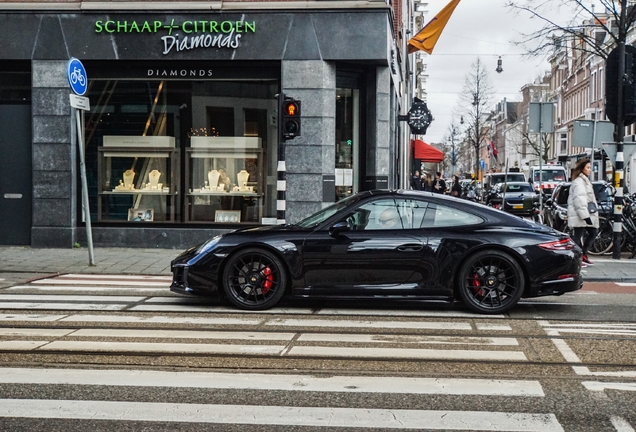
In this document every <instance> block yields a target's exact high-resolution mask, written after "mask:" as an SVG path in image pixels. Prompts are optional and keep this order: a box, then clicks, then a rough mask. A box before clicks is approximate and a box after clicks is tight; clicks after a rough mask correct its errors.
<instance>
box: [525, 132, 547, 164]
mask: <svg viewBox="0 0 636 432" xmlns="http://www.w3.org/2000/svg"><path fill="white" fill-rule="evenodd" d="M521 136H522V137H523V140H524V141H525V142H526V144H527V145H528V147H530V151H529V152H528V153H530V154H531V155H532V156H534V157H536V159H537V160H538V159H539V158H541V159H543V164H547V163H548V161H549V160H550V147H551V146H552V144H551V141H550V134H545V133H541V134H532V135H531V134H529V133H528V132H523V133H522V134H521ZM539 140H541V145H539ZM518 151H519V150H518Z"/></svg>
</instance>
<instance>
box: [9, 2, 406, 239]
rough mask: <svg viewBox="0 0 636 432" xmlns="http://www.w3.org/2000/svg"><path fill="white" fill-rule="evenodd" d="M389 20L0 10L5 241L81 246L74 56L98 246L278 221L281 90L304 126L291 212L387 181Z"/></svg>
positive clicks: (297, 141) (369, 12)
mask: <svg viewBox="0 0 636 432" xmlns="http://www.w3.org/2000/svg"><path fill="white" fill-rule="evenodd" d="M390 20H391V13H390V9H388V8H386V7H377V6H376V7H373V8H366V9H362V10H346V9H343V10H315V11H307V10H304V11H268V12H263V11H249V10H242V11H239V12H231V11H229V12H225V11H219V12H216V13H215V12H209V11H208V12H201V11H196V10H189V11H182V10H181V11H177V12H165V11H161V12H153V11H143V12H141V11H135V12H126V13H123V12H122V13H120V12H113V11H109V12H101V13H100V12H94V13H92V12H91V13H72V12H68V13H46V12H44V13H43V12H38V13H28V12H20V11H16V12H13V13H5V14H2V13H0V35H1V37H2V40H4V41H5V45H4V46H3V49H2V50H0V56H1V57H2V62H0V64H2V66H0V117H2V119H3V120H0V137H1V138H0V140H1V142H0V165H1V166H0V225H2V226H3V228H0V244H30V245H32V246H35V247H62V248H64V247H71V246H72V245H73V244H75V243H80V244H85V224H84V222H83V212H82V208H81V202H82V200H81V190H80V189H81V186H80V185H81V182H80V174H79V173H80V167H79V161H78V157H77V155H78V151H77V139H78V138H77V136H78V135H77V133H76V130H77V124H76V121H75V118H76V117H75V115H74V114H73V112H72V109H71V107H70V104H69V94H70V88H69V85H68V81H67V71H66V68H67V63H68V59H69V58H70V57H76V58H79V59H80V60H81V61H82V63H83V64H84V66H85V68H86V72H87V75H88V79H89V84H88V91H87V93H86V95H85V96H87V97H88V98H89V100H90V111H87V112H85V113H84V115H83V123H84V129H83V135H84V138H85V142H86V146H85V149H86V152H85V154H86V172H87V181H88V192H89V204H90V211H91V222H92V235H93V241H94V244H95V245H97V246H117V247H122V246H123V247H167V248H170V247H174V248H183V247H186V246H191V245H193V244H195V243H197V242H199V241H202V240H204V239H207V238H209V237H211V236H214V235H216V234H218V233H222V232H226V231H227V230H232V229H236V228H238V227H242V226H249V225H258V224H275V223H276V216H277V208H279V207H280V203H277V170H278V168H279V165H278V151H279V147H278V146H279V144H280V143H279V133H278V127H279V125H278V123H279V120H278V101H277V95H278V94H279V93H280V92H281V91H282V92H284V93H285V94H286V95H287V96H290V97H293V98H294V99H297V100H300V101H301V103H302V112H301V116H302V117H301V136H299V137H296V138H294V139H293V140H287V141H285V159H286V164H285V165H286V201H285V210H286V221H287V222H294V221H297V220H299V219H301V218H303V217H305V216H307V215H309V214H311V213H313V212H314V211H317V210H319V209H321V208H323V207H324V206H326V205H328V204H330V203H332V202H334V201H336V200H338V199H341V198H342V197H345V196H348V195H350V194H352V193H355V192H357V191H360V190H367V189H374V188H387V187H397V186H398V184H397V183H398V173H397V170H398V168H397V167H398V163H397V162H398V160H397V159H398V150H397V148H398V141H399V140H398V135H399V134H398V130H397V128H398V125H397V122H396V118H395V117H396V115H392V114H391V113H397V111H398V108H397V107H398V106H399V103H400V98H399V87H400V83H399V79H398V78H397V75H396V73H395V67H393V68H392V67H391V56H392V54H391V52H392V48H391V47H392V46H393V44H392V38H393V36H392V30H391V28H392V25H391V21H390ZM18 35H19V36H18ZM6 41H11V43H9V44H6ZM393 52H394V50H393ZM392 71H393V73H392ZM398 75H399V74H398Z"/></svg>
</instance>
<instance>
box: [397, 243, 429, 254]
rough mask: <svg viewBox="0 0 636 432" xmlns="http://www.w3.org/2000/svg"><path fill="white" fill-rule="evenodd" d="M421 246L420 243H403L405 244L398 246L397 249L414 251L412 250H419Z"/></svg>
mask: <svg viewBox="0 0 636 432" xmlns="http://www.w3.org/2000/svg"><path fill="white" fill-rule="evenodd" d="M423 248H424V246H423V245H421V244H405V245H402V246H399V247H398V248H397V250H399V251H400V252H414V251H420V250H422V249H423Z"/></svg>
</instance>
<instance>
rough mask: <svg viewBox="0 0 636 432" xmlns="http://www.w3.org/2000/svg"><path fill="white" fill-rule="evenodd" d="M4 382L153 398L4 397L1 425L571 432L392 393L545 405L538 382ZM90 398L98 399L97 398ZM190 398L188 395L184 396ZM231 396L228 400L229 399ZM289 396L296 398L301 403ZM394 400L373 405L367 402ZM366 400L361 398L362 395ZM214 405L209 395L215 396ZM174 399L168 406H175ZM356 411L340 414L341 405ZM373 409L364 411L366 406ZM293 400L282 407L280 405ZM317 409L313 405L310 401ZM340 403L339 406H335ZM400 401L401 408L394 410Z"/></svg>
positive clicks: (547, 417)
mask: <svg viewBox="0 0 636 432" xmlns="http://www.w3.org/2000/svg"><path fill="white" fill-rule="evenodd" d="M0 384H3V385H7V384H15V385H26V386H28V387H27V388H28V389H30V391H32V392H33V394H34V395H37V394H38V391H37V390H38V389H37V386H46V385H56V386H68V387H71V388H72V387H73V386H84V387H85V388H87V389H90V388H95V387H102V388H103V387H108V388H111V389H112V390H111V391H112V392H114V393H117V392H118V390H117V388H125V389H129V388H143V389H145V390H146V391H147V393H144V395H145V396H144V400H142V401H136V400H126V401H103V400H91V399H80V398H77V399H57V398H33V399H29V400H28V403H25V400H24V399H17V398H0V424H1V422H2V420H1V418H7V417H12V418H24V419H28V418H41V419H42V418H44V419H73V420H96V419H97V420H110V421H116V422H120V423H124V422H128V421H143V422H150V423H152V422H162V423H166V422H168V423H169V422H173V423H176V422H180V423H202V424H217V425H222V424H235V425H270V426H281V427H282V426H286V427H301V426H313V427H332V428H333V427H340V428H356V430H364V429H378V428H386V429H397V430H409V429H422V428H425V429H427V430H482V431H499V430H508V431H546V432H552V431H554V432H556V431H563V430H564V429H563V427H562V426H561V424H560V423H559V421H558V419H557V418H556V415H554V414H552V413H525V412H503V411H495V410H488V411H480V410H466V411H464V410H453V409H426V408H425V405H426V402H425V401H424V403H420V404H419V406H420V407H419V408H409V409H406V408H402V407H400V406H401V404H400V403H398V402H397V401H398V400H399V399H395V398H392V397H391V395H399V396H400V397H402V398H404V397H405V398H407V399H409V398H412V397H414V396H418V397H420V398H421V397H439V396H447V397H452V396H481V397H488V398H489V399H490V400H491V401H492V400H495V399H501V400H502V401H503V400H507V401H509V400H510V399H511V398H513V399H515V398H516V399H542V398H544V397H545V394H544V391H543V389H542V387H541V384H540V383H539V382H537V381H532V380H484V379H453V378H447V379H442V378H417V377H408V378H407V377H382V376H350V375H342V376H329V375H324V376H316V375H302V374H264V373H218V372H172V371H147V370H103V369H36V368H0ZM167 388H168V389H175V390H176V389H180V390H181V391H187V390H205V391H209V392H210V393H206V395H209V397H210V398H211V402H210V403H184V402H174V401H170V402H168V401H165V400H164V397H163V396H162V395H163V394H165V392H159V393H153V391H152V390H153V389H159V390H165V389H167ZM213 391H216V392H218V391H224V392H228V391H229V392H241V391H257V392H263V391H265V392H272V391H274V392H277V393H269V394H270V395H277V396H270V397H269V398H267V399H266V400H265V401H264V403H261V404H258V405H255V404H249V403H246V404H231V403H220V399H222V398H220V397H214V394H215V392H213ZM81 394H85V395H90V394H92V392H91V391H84V392H81ZM182 394H183V393H182ZM223 394H224V395H227V394H228V393H223ZM285 394H290V395H293V397H292V398H289V397H287V396H286V395H285ZM307 394H314V395H319V396H320V397H319V399H318V400H320V401H322V402H323V404H320V405H316V404H315V403H313V404H311V405H310V404H309V403H306V404H303V401H304V400H305V398H306V396H305V395H307ZM371 394H374V395H380V396H385V397H388V399H385V401H384V402H382V403H380V404H378V403H374V402H373V401H374V399H370V398H365V397H364V396H365V395H371ZM361 396H362V399H360V397H361ZM206 397H208V396H206ZM168 399H169V398H168ZM343 400H344V401H345V402H347V400H348V401H349V402H351V404H352V405H354V406H351V407H347V406H338V405H342V403H341V402H342V401H343ZM360 400H362V401H370V402H368V403H367V405H368V406H359V405H360V403H359V402H358V401H360ZM277 401H278V402H285V401H292V402H294V403H289V402H288V403H286V404H280V403H278V404H277V403H276V402H277ZM307 401H309V399H308V400H307ZM330 401H333V402H336V401H339V402H340V403H335V406H334V403H332V402H330ZM392 401H396V402H395V405H396V406H397V407H396V408H393V407H391V406H382V405H390V404H391V403H392Z"/></svg>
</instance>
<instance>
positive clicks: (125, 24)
mask: <svg viewBox="0 0 636 432" xmlns="http://www.w3.org/2000/svg"><path fill="white" fill-rule="evenodd" d="M95 33H104V34H122V33H125V34H135V33H137V34H153V35H158V36H159V40H160V41H161V46H162V47H163V51H162V54H163V55H167V54H169V53H170V52H179V51H189V50H193V49H207V48H228V49H236V48H238V47H239V42H240V40H241V36H242V35H243V34H244V33H256V22H255V21H252V22H246V21H206V20H196V21H190V20H185V21H180V22H178V21H175V19H174V18H172V19H171V20H170V23H166V22H164V21H158V20H154V21H150V20H144V21H141V20H139V21H137V20H133V21H127V20H122V21H120V20H108V21H103V20H98V21H95Z"/></svg>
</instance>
